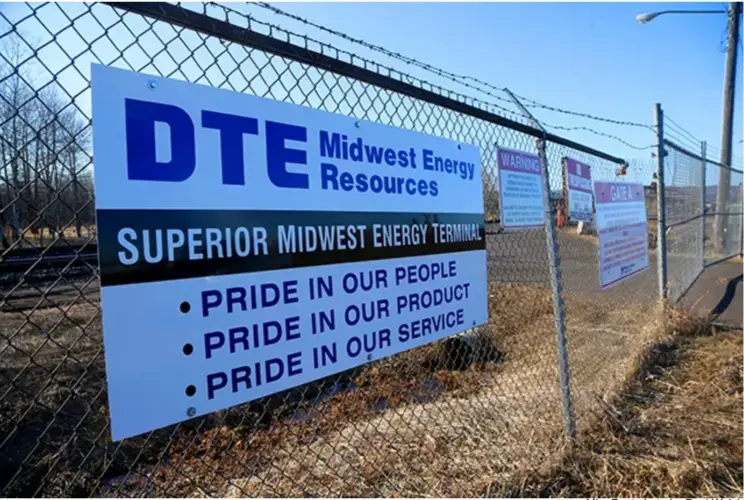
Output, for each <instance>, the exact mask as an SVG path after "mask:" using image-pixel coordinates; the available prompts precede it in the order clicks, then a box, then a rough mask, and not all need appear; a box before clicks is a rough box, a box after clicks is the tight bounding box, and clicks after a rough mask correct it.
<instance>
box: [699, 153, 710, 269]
mask: <svg viewBox="0 0 744 500" xmlns="http://www.w3.org/2000/svg"><path fill="white" fill-rule="evenodd" d="M707 152H708V143H707V142H705V141H702V142H701V143H700V157H701V158H702V159H703V161H702V162H701V165H700V170H701V175H702V182H701V186H700V207H701V208H700V209H701V210H702V212H701V214H700V270H699V271H698V275H699V274H700V273H702V272H703V270H704V269H705V191H706V190H707V187H708V185H707V183H706V182H705V169H706V167H707V163H708V161H707V160H706V156H705V155H706V154H707Z"/></svg>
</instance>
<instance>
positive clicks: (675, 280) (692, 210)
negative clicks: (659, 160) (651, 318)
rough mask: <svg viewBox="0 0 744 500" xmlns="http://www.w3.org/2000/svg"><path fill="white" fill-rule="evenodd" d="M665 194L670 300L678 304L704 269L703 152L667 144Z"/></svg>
mask: <svg viewBox="0 0 744 500" xmlns="http://www.w3.org/2000/svg"><path fill="white" fill-rule="evenodd" d="M667 146H668V147H667V148H666V150H667V157H666V158H665V159H664V169H665V175H664V181H665V182H664V195H665V198H666V224H667V230H666V231H667V269H668V271H667V280H668V297H667V298H668V300H669V302H670V303H672V304H674V303H676V302H677V301H678V300H679V299H680V298H681V297H682V295H683V294H684V293H685V292H686V291H687V290H688V289H689V287H690V286H691V285H692V283H693V282H694V281H695V280H696V279H697V277H698V276H699V275H700V273H701V272H702V271H703V240H702V238H703V231H702V219H703V210H704V207H703V175H704V173H703V169H704V165H703V161H702V158H701V156H700V155H701V154H702V152H701V151H697V155H698V156H692V155H691V154H690V152H689V151H687V150H685V149H683V148H681V147H679V146H676V145H675V144H674V143H671V142H669V143H667Z"/></svg>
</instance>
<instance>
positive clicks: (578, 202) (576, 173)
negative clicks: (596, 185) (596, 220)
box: [566, 158, 592, 222]
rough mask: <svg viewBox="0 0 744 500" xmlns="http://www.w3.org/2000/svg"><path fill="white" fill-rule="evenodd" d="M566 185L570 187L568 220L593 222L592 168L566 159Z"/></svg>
mask: <svg viewBox="0 0 744 500" xmlns="http://www.w3.org/2000/svg"><path fill="white" fill-rule="evenodd" d="M566 184H567V186H568V218H569V219H571V220H573V221H583V222H591V220H592V172H591V167H590V166H589V165H587V164H586V163H581V162H580V161H576V160H574V159H572V158H566Z"/></svg>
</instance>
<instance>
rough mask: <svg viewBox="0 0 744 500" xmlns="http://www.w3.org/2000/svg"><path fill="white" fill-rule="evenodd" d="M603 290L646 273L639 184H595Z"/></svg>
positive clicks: (645, 235) (643, 204) (643, 213)
mask: <svg viewBox="0 0 744 500" xmlns="http://www.w3.org/2000/svg"><path fill="white" fill-rule="evenodd" d="M594 199H595V201H596V208H597V233H598V234H599V282H600V285H601V286H602V290H606V289H607V288H610V287H612V286H613V285H616V284H617V283H620V282H621V281H624V280H626V279H627V278H629V277H631V276H634V275H636V274H638V273H640V272H642V271H645V270H646V269H648V265H649V258H648V232H647V225H646V200H645V195H644V192H643V185H642V184H631V183H627V182H595V183H594Z"/></svg>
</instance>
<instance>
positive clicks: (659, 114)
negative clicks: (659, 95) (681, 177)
mask: <svg viewBox="0 0 744 500" xmlns="http://www.w3.org/2000/svg"><path fill="white" fill-rule="evenodd" d="M654 112H655V113H654V114H655V118H656V138H657V145H656V161H657V165H656V176H657V182H658V187H657V188H656V212H657V218H658V227H657V229H656V236H657V244H656V263H657V266H658V275H659V299H660V300H661V301H662V303H664V304H665V303H666V299H667V292H668V290H667V248H666V229H667V228H666V200H665V193H664V157H665V156H666V150H665V148H664V112H663V111H662V109H661V104H659V103H656V104H655V105H654Z"/></svg>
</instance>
